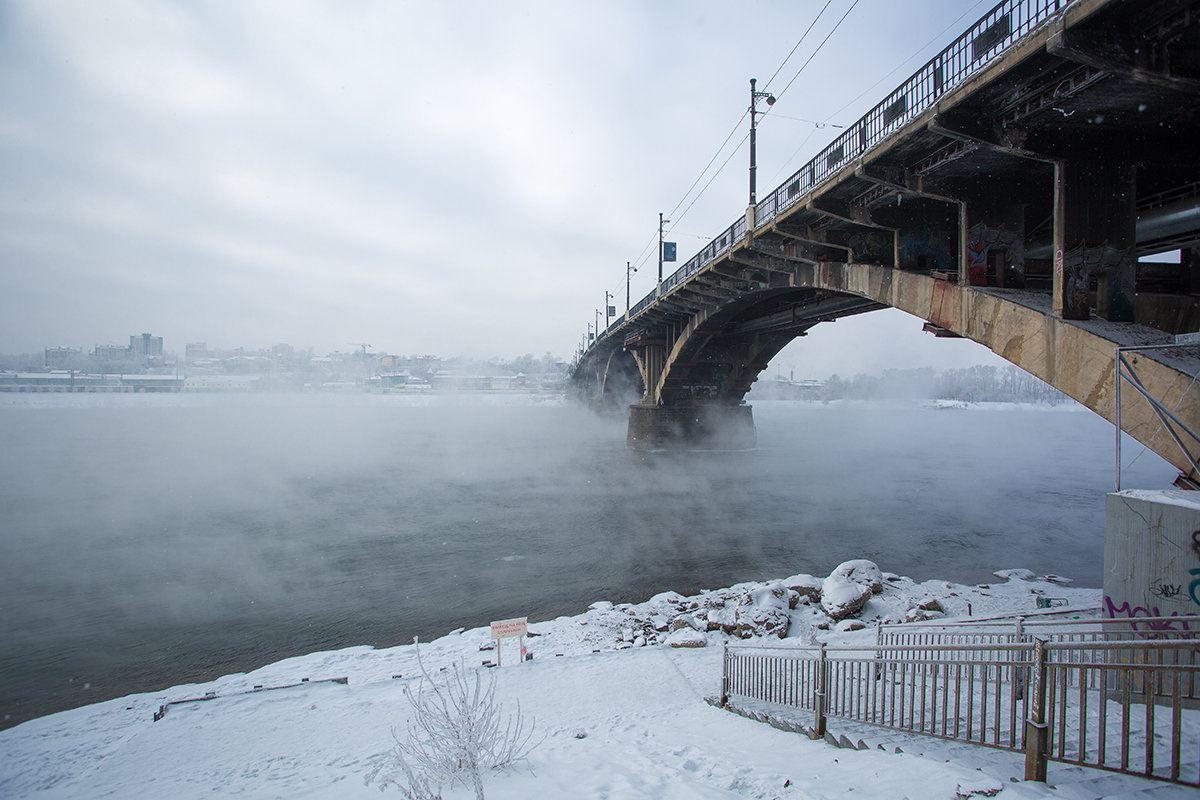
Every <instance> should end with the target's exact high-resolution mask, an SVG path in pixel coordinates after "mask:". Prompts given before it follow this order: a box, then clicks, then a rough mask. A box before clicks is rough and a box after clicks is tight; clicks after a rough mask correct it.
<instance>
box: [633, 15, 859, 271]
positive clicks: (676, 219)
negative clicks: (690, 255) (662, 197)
mask: <svg viewBox="0 0 1200 800" xmlns="http://www.w3.org/2000/svg"><path fill="white" fill-rule="evenodd" d="M832 2H833V0H826V2H825V5H824V6H822V8H821V10H820V11H819V12H818V13H817V15H816V17H814V18H813V21H812V22H811V23H809V25H808V27H807V28H806V29H805V31H804V33H803V34H802V35H801V36H800V39H799V40H798V41H797V42H796V44H795V45H794V46H793V47H792V49H791V51H790V52H789V53H788V54H787V57H786V58H784V59H783V61H782V62H781V63H780V65H779V67H778V68H777V69H776V70H775V72H774V73H773V74H772V75H771V77H770V78H769V79H768V80H767V83H766V84H764V87H763V88H764V89H765V88H766V87H767V86H768V85H770V83H771V81H773V80H774V79H775V78H776V76H778V75H779V73H780V72H781V71H782V70H783V68H784V66H786V64H787V62H788V61H789V60H791V58H792V56H793V55H794V54H795V53H796V50H798V49H799V48H800V45H801V44H803V43H804V40H805V39H806V38H807V37H808V34H809V32H811V31H812V29H813V28H814V27H815V26H816V24H817V22H818V21H819V20H820V19H821V17H822V16H823V15H824V13H825V10H826V9H828V8H829V6H830V4H831V3H832ZM858 3H859V0H854V2H853V3H852V4H851V5H850V8H848V9H846V12H845V13H844V14H842V17H841V19H839V20H838V21H837V24H835V25H834V26H833V28H832V29H831V30H830V31H829V33H828V34H826V35H825V38H824V39H823V40H822V41H821V43H820V44H819V45H817V49H816V50H814V51H813V52H812V54H810V55H809V57H808V60H807V61H805V62H804V64H802V65H801V67H800V69H799V70H798V71H797V72H796V74H795V75H793V76H792V79H791V80H790V81H788V83H787V85H786V86H784V87H783V89H782V90H780V91H779V92H777V93H776V97H781V96H782V95H783V93H784V92H786V91H787V90H788V87H790V86H791V85H792V84H793V83H794V82H795V81H796V78H798V77H799V76H800V73H802V72H803V71H804V69H805V67H807V66H808V65H809V63H810V62H811V61H812V60H813V58H814V57H815V56H816V54H817V53H819V52H820V51H821V48H822V47H824V46H825V43H826V42H828V41H829V39H830V37H832V36H833V34H834V33H835V32H836V31H837V29H838V28H839V27H840V26H841V24H842V22H844V21H845V19H846V17H847V16H849V15H850V12H851V11H853V10H854V7H855V6H857V5H858ZM749 113H750V110H749V109H747V110H746V111H744V112H742V115H741V117H739V118H738V121H737V123H735V124H734V126H733V129H732V130H730V132H729V135H728V136H726V137H725V140H724V141H723V142H721V145H720V147H718V148H717V152H716V153H714V154H713V157H712V158H710V159H709V160H708V163H707V164H705V166H704V169H702V170H701V171H700V174H699V176H697V177H696V180H694V181H692V184H691V186H689V187H688V189H687V191H686V192H684V193H683V197H681V198H680V200H679V202H678V203H676V204H675V206H674V208H672V209H671V211H670V212H668V216H670V218H671V219H672V220H673V222H672V223H671V227H670V228H668V230H667V232H668V233H670V232H672V231H674V229H675V226H676V225H678V224H679V223H680V222H681V221H682V219H683V217H685V216H686V215H687V213H688V211H690V210H691V208H692V206H694V205H695V204H696V201H698V200H699V199H700V198H701V197H702V196H703V195H704V192H705V191H707V190H708V187H709V186H711V185H712V183H713V181H714V180H716V178H717V176H718V175H720V174H721V172H722V170H724V169H725V167H726V166H727V165H728V164H729V162H730V161H731V160H732V159H733V157H734V155H736V154H737V153H738V151H739V150H740V149H741V147H742V145H743V144H744V143H745V142H746V139H748V138H749V134H746V136H743V137H742V140H741V141H740V142H738V144H737V147H735V148H734V149H733V151H732V152H730V154H729V155H728V156H726V157H725V160H724V161H723V162H721V166H720V167H718V168H717V170H716V171H715V172H714V173H713V174H712V176H711V177H709V179H708V182H707V183H705V184H704V186H703V187H702V188H701V189H700V191H699V192H697V193H696V195H695V196H694V197H692V200H691V202H689V203H688V204H687V207H686V208H684V209H683V211H682V212H681V213H680V214H678V215H677V214H676V213H675V212H676V211H678V210H679V208H680V207H681V206H683V204H684V202H685V201H686V200H687V198H688V195H689V194H691V192H692V190H693V189H695V188H696V185H697V184H699V183H700V181H701V180H703V179H704V176H705V174H706V173H707V172H708V170H709V168H710V167H711V166H712V165H713V163H714V162H716V160H717V159H718V158H720V156H721V153H722V152H723V151H724V149H725V146H726V145H728V144H729V142H730V140H731V139H733V137H734V136H735V135H736V134H737V131H738V128H740V127H741V126H742V122H743V121H744V120H745V119H746V116H747V115H748V114H749ZM764 113H765V112H764ZM810 135H811V134H810ZM657 239H658V232H657V231H655V236H654V237H653V238H651V240H650V241H649V242H647V243H646V246H645V247H643V248H642V250H641V252H640V253H639V254H638V257H637V259H636V263H637V266H639V267H640V266H642V265H643V264H644V262H645V260H646V259H647V258H648V257H649V251H650V248H651V247H652V246H653V245H654V244H655V242H656V241H657Z"/></svg>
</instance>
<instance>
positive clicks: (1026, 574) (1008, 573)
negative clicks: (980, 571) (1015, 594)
mask: <svg viewBox="0 0 1200 800" xmlns="http://www.w3.org/2000/svg"><path fill="white" fill-rule="evenodd" d="M992 574H993V575H995V576H996V577H997V578H1004V580H1006V581H1032V580H1035V579H1036V578H1037V575H1034V574H1033V573H1032V572H1030V571H1029V570H1027V569H998V570H996V571H995V572H993V573H992Z"/></svg>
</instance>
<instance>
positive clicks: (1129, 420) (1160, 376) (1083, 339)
mask: <svg viewBox="0 0 1200 800" xmlns="http://www.w3.org/2000/svg"><path fill="white" fill-rule="evenodd" d="M796 281H797V285H800V286H811V287H813V288H827V289H837V290H839V291H844V292H849V293H852V294H857V295H861V296H863V297H868V298H870V299H873V300H876V301H878V302H880V303H885V304H887V305H890V306H892V307H894V308H898V309H900V310H901V311H905V312H907V313H909V314H912V315H914V316H916V317H920V318H921V319H924V320H927V321H929V322H932V323H933V324H935V325H938V326H940V327H942V328H945V329H947V330H949V331H952V332H954V333H957V334H959V335H961V336H964V337H966V338H968V339H971V340H973V341H975V342H978V343H979V344H981V345H983V346H984V347H986V348H988V349H989V350H991V351H992V352H994V353H996V354H997V355H999V356H1000V357H1001V358H1003V359H1005V360H1006V361H1010V362H1012V363H1013V364H1016V365H1017V366H1018V367H1020V368H1021V369H1023V370H1025V371H1026V372H1029V373H1031V374H1033V375H1036V376H1037V377H1038V378H1041V379H1042V380H1044V381H1045V382H1046V383H1049V384H1050V385H1052V386H1054V387H1055V388H1056V389H1058V390H1059V391H1061V392H1063V393H1064V394H1067V395H1069V396H1070V397H1072V398H1074V399H1075V400H1078V401H1079V402H1080V403H1082V404H1083V405H1085V406H1087V407H1088V408H1090V409H1091V410H1092V411H1095V412H1096V413H1097V414H1100V415H1101V416H1102V417H1104V418H1105V419H1107V420H1109V421H1110V422H1115V421H1116V413H1115V408H1114V405H1113V397H1114V386H1115V369H1116V368H1115V358H1114V354H1115V349H1116V348H1117V347H1119V346H1131V345H1146V344H1163V343H1167V342H1170V341H1171V340H1172V337H1171V336H1170V335H1168V334H1165V333H1163V332H1162V331H1157V330H1154V329H1151V328H1147V327H1145V326H1142V325H1137V324H1135V323H1113V322H1108V321H1106V320H1101V319H1093V320H1088V321H1068V320H1063V319H1059V318H1057V317H1054V316H1052V315H1050V314H1049V313H1048V312H1049V307H1048V302H1049V297H1048V296H1047V295H1041V294H1037V293H1033V292H1023V291H1019V290H1004V289H983V288H976V287H970V286H959V285H957V284H955V283H951V282H949V281H943V280H938V279H936V278H933V277H930V276H928V275H923V274H917V273H911V272H904V271H901V270H894V269H892V268H890V267H881V266H877V265H873V264H837V263H823V264H817V265H806V266H803V267H799V268H797V270H796ZM1131 357H1132V359H1133V360H1134V362H1135V363H1134V367H1135V369H1136V370H1137V374H1138V376H1139V378H1140V379H1141V380H1142V383H1143V384H1144V385H1145V386H1146V388H1147V389H1148V390H1149V391H1150V393H1151V394H1153V395H1154V396H1155V397H1157V398H1158V399H1159V400H1160V401H1161V402H1163V403H1164V404H1165V405H1166V406H1167V407H1168V408H1171V409H1174V410H1175V413H1176V415H1177V416H1179V418H1180V419H1181V420H1183V421H1184V422H1185V423H1186V424H1187V425H1188V426H1190V427H1191V428H1192V429H1193V430H1200V389H1196V390H1194V391H1192V392H1189V391H1188V390H1189V389H1190V388H1192V382H1193V375H1195V374H1196V373H1197V371H1200V357H1198V355H1197V353H1194V352H1184V353H1182V354H1180V353H1175V354H1159V353H1154V354H1149V353H1137V354H1131ZM1121 427H1122V429H1123V430H1125V431H1126V432H1127V433H1129V434H1130V435H1131V436H1132V437H1133V438H1134V439H1137V440H1138V441H1139V442H1141V443H1142V444H1145V445H1147V446H1148V447H1149V448H1150V449H1151V450H1153V451H1154V452H1156V453H1158V454H1159V455H1160V456H1162V457H1163V458H1164V459H1166V460H1167V461H1168V462H1169V463H1171V464H1172V465H1174V466H1175V467H1177V468H1178V469H1179V470H1180V472H1183V473H1185V474H1190V473H1192V468H1191V465H1190V464H1189V462H1188V460H1187V459H1186V458H1185V457H1184V456H1183V454H1182V453H1181V452H1180V451H1179V448H1178V447H1177V446H1176V445H1175V443H1174V442H1173V441H1172V440H1171V438H1170V437H1169V436H1167V435H1166V434H1165V433H1158V435H1155V434H1156V432H1157V431H1158V429H1159V420H1158V417H1157V416H1156V415H1155V414H1154V411H1153V409H1152V408H1151V406H1150V405H1149V403H1148V402H1146V400H1145V399H1144V398H1142V397H1141V396H1140V395H1138V394H1137V393H1136V392H1135V391H1134V390H1133V389H1132V388H1130V387H1128V386H1125V387H1122V392H1121ZM1193 477H1200V476H1196V475H1193Z"/></svg>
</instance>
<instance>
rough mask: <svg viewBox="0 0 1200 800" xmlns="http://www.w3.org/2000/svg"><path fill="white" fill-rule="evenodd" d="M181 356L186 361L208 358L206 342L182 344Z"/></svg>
mask: <svg viewBox="0 0 1200 800" xmlns="http://www.w3.org/2000/svg"><path fill="white" fill-rule="evenodd" d="M183 358H184V360H185V361H187V362H188V363H191V362H192V361H202V360H204V359H206V358H208V343H207V342H196V343H195V344H189V345H184V347H183Z"/></svg>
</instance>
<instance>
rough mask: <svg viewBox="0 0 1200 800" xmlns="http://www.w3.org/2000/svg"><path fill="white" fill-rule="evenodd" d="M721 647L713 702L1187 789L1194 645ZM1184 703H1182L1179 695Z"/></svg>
mask: <svg viewBox="0 0 1200 800" xmlns="http://www.w3.org/2000/svg"><path fill="white" fill-rule="evenodd" d="M1004 645H1005V646H1004V647H997V643H996V642H990V641H989V642H983V643H974V644H972V643H969V642H965V641H964V642H958V641H955V642H948V643H944V644H936V645H929V644H924V645H919V644H904V645H874V646H869V645H868V646H859V647H826V646H824V645H822V646H819V647H807V648H778V647H776V648H768V647H742V646H734V647H729V648H727V649H726V652H725V658H724V669H723V678H722V694H723V698H722V699H723V700H728V699H729V698H747V699H752V700H758V701H762V702H766V703H773V704H777V705H780V706H786V707H789V708H793V709H799V710H801V711H804V712H811V714H812V720H813V724H812V733H813V734H814V735H815V736H823V735H825V733H826V724H827V720H828V719H829V718H830V717H833V718H837V719H843V720H850V721H853V722H858V723H864V724H868V725H875V726H881V727H884V728H891V729H895V730H900V731H906V732H910V733H914V734H922V735H926V736H933V737H938V738H942V739H953V740H956V741H963V742H970V743H973V744H977V745H983V746H987V747H994V748H999V749H1003V750H1010V751H1016V752H1022V751H1023V752H1024V753H1025V762H1026V763H1025V777H1026V778H1027V779H1032V780H1045V778H1046V763H1047V761H1059V762H1065V763H1071V764H1079V765H1083V766H1089V767H1096V768H1099V769H1107V770H1115V771H1118V772H1124V773H1129V774H1135V775H1141V776H1145V777H1151V778H1157V779H1160V780H1168V781H1174V782H1176V783H1183V784H1187V785H1190V786H1200V708H1197V704H1196V703H1195V702H1190V701H1189V697H1191V698H1193V699H1194V697H1195V695H1194V690H1195V688H1196V687H1197V685H1200V683H1198V682H1200V666H1197V665H1196V663H1195V654H1196V651H1197V649H1200V640H1196V639H1175V640H1157V641H1089V642H1078V641H1060V642H1048V641H1045V640H1043V639H1037V638H1035V639H1033V640H1032V641H1008V642H1005V643H1004ZM1189 693H1192V694H1189Z"/></svg>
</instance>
